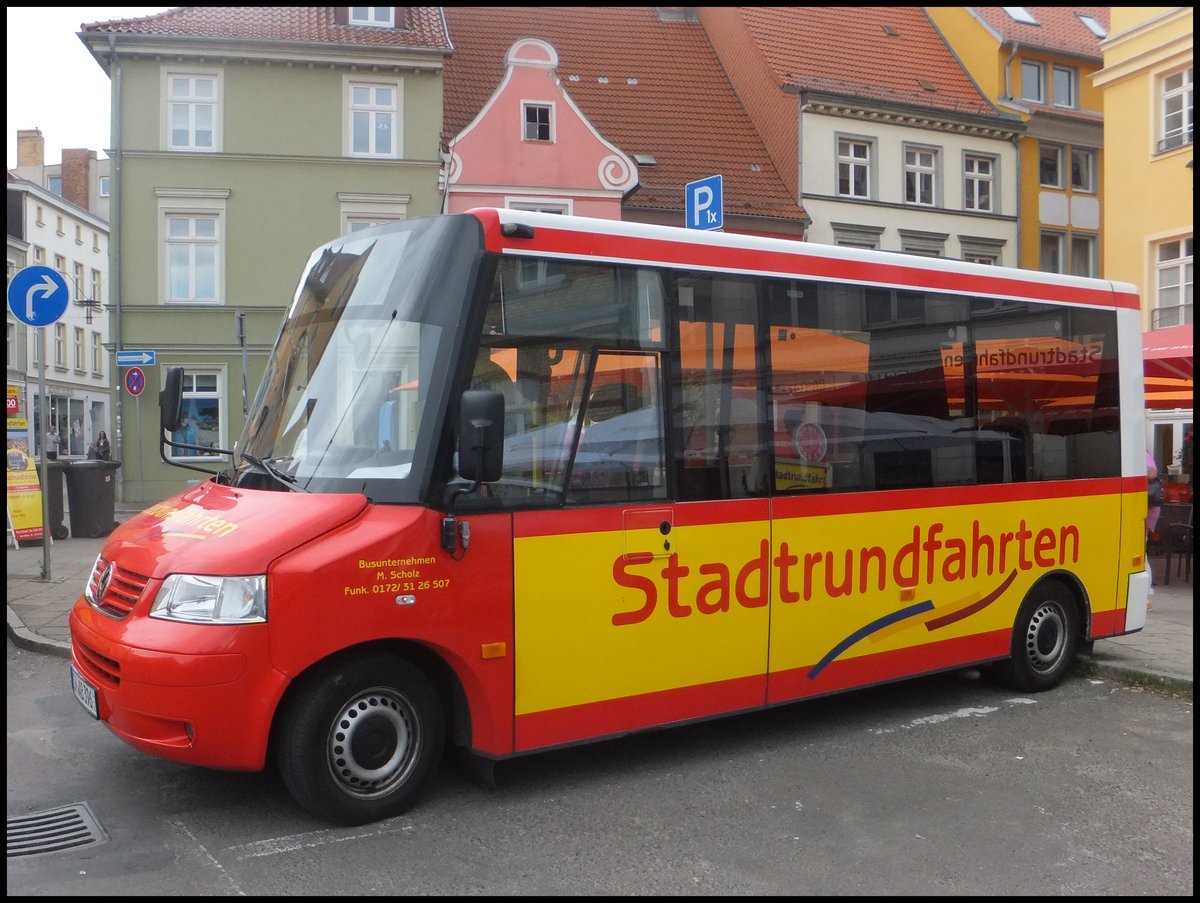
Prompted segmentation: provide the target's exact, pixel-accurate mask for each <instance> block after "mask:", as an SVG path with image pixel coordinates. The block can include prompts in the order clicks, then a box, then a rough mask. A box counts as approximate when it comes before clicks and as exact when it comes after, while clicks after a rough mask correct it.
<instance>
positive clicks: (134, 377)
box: [125, 367, 146, 395]
mask: <svg viewBox="0 0 1200 903" xmlns="http://www.w3.org/2000/svg"><path fill="white" fill-rule="evenodd" d="M125 388H126V389H128V390H129V394H130V395H141V394H142V392H144V391H145V390H146V374H145V373H143V372H142V368H141V367H130V368H129V369H128V370H126V371H125Z"/></svg>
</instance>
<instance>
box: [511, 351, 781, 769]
mask: <svg viewBox="0 0 1200 903" xmlns="http://www.w3.org/2000/svg"><path fill="white" fill-rule="evenodd" d="M716 332H717V333H718V334H719V333H720V330H717V331H716ZM699 334H700V335H704V331H703V330H701V331H700V333H699ZM710 334H712V333H711V331H710ZM746 341H747V343H749V344H750V346H751V352H752V350H753V349H752V342H753V339H752V337H750V335H749V331H748V330H747V338H746ZM544 351H545V356H544V357H541V358H539V359H540V360H541V361H542V364H541V369H542V371H543V373H546V372H548V374H549V376H548V379H543V380H542V381H541V382H540V383H538V385H539V386H540V388H537V389H535V388H534V383H533V381H529V382H527V383H526V384H525V387H524V391H526V392H530V393H531V395H530V396H529V397H526V398H525V404H526V406H527V407H528V408H529V410H528V414H527V418H526V419H527V422H529V423H532V424H534V426H533V428H532V429H529V430H527V431H526V432H524V433H522V434H520V435H519V436H513V437H511V438H510V440H509V441H508V442H507V443H506V446H505V462H504V470H505V476H504V479H502V480H501V481H499V482H498V483H497V484H495V485H493V486H492V487H490V488H491V491H494V492H498V493H505V492H511V491H516V492H518V493H519V492H522V491H531V492H540V493H544V494H545V496H544V501H545V502H546V507H544V508H540V509H539V508H537V507H529V508H527V509H526V510H519V509H518V510H514V513H513V531H514V540H513V565H514V578H513V579H514V637H515V659H516V660H515V671H516V699H515V710H516V719H515V748H516V749H517V750H524V749H534V748H540V747H545V746H553V745H559V744H564V743H570V742H574V741H577V740H582V739H586V738H590V737H597V736H607V735H614V734H620V733H624V732H627V731H630V730H635V729H638V728H644V727H649V726H653V725H659V724H670V723H678V722H683V721H689V720H693V719H699V718H704V717H708V716H710V715H715V714H720V713H724V712H728V711H733V710H738V709H744V708H753V707H756V706H760V705H761V704H762V702H763V699H764V697H765V670H766V667H765V655H766V620H767V619H766V613H767V605H768V598H769V596H768V593H769V589H768V585H769V584H768V577H767V570H766V569H767V562H766V556H767V543H766V535H765V529H766V524H767V523H768V518H767V510H768V509H767V504H768V503H767V501H766V499H762V498H760V499H748V498H746V497H745V490H744V488H742V489H739V490H738V491H737V496H738V497H737V498H735V499H721V498H716V499H711V500H710V499H704V498H701V497H699V496H696V495H693V496H691V497H690V499H691V500H690V501H687V502H680V501H677V500H675V499H672V498H671V480H672V478H671V473H670V467H671V465H670V463H669V462H670V460H671V459H670V458H669V457H668V443H667V441H666V436H667V435H668V430H669V429H670V424H671V423H672V422H675V423H676V425H677V426H679V428H680V430H682V428H683V426H684V424H685V423H686V421H687V420H688V418H689V416H692V415H694V422H692V423H691V426H692V427H693V428H695V430H697V431H701V432H703V431H704V430H709V435H710V436H711V437H712V441H713V443H714V445H713V447H712V448H709V447H708V445H707V444H706V441H705V440H703V438H702V437H701V436H700V435H698V436H697V438H696V442H695V444H694V446H693V448H692V450H691V452H689V454H694V455H696V456H697V457H696V459H695V460H696V462H697V466H699V461H700V459H701V458H702V457H704V456H706V455H707V456H710V457H711V459H712V460H711V463H712V465H713V467H714V468H717V467H718V462H720V464H719V467H720V468H723V470H724V476H723V477H721V476H719V475H716V474H714V475H713V479H715V480H716V484H717V485H720V484H721V482H722V479H723V480H724V482H725V484H726V485H733V484H736V485H737V486H739V487H745V486H746V484H747V481H748V480H750V479H751V477H749V476H748V475H747V473H745V472H744V471H747V470H749V468H750V463H749V461H748V460H746V459H747V458H748V455H747V449H744V448H742V449H740V456H741V457H740V458H739V454H735V453H734V451H733V446H732V444H731V443H733V442H735V441H737V440H738V437H737V436H736V435H734V434H733V431H731V430H730V429H729V427H728V424H725V425H722V424H721V421H720V419H718V420H716V421H712V420H709V421H704V420H703V419H702V417H701V412H702V411H703V410H707V411H708V412H709V413H710V414H713V413H716V414H719V413H720V411H721V409H722V408H721V405H722V404H724V405H726V406H727V405H728V402H729V398H728V392H727V393H726V395H727V397H726V399H725V401H724V402H721V401H720V400H719V398H716V399H710V405H709V407H708V408H704V407H703V406H701V407H696V408H693V406H691V405H689V404H684V405H683V407H682V409H681V410H680V411H676V415H675V417H674V418H673V417H672V416H670V415H669V412H668V404H667V403H666V398H667V392H666V389H665V384H666V381H667V379H668V376H667V374H668V372H669V370H670V368H669V367H668V366H667V361H668V357H667V356H666V355H665V353H663V352H662V351H656V352H640V351H631V350H617V349H612V350H606V349H600V348H593V349H590V350H589V349H580V348H570V347H567V348H548V347H547V348H545V349H544ZM524 353H525V356H526V357H527V358H530V359H532V358H533V352H532V351H530V350H528V349H526V350H525V352H524ZM517 369H518V371H520V370H522V368H521V367H519V366H518V368H517ZM713 372H714V371H712V370H711V369H706V368H703V367H700V368H698V369H697V371H696V372H692V371H691V369H690V368H687V369H685V371H684V378H685V381H688V382H689V387H688V390H687V391H688V392H689V393H691V392H693V391H694V393H695V399H696V400H697V401H699V400H701V399H703V398H705V397H706V391H707V388H708V387H706V386H705V385H702V384H701V381H702V380H703V381H707V382H709V383H710V384H711V386H714V387H718V388H719V384H720V382H721V380H719V379H714V378H713ZM517 382H518V384H520V383H521V379H520V378H518V379H517ZM726 382H727V381H726ZM676 388H680V386H677V387H676ZM726 388H727V389H731V388H732V386H726ZM751 403H753V402H752V400H751ZM681 414H682V415H684V416H683V419H682V420H677V419H676V418H678V417H679V416H680V415H681ZM684 457H685V455H684V454H683V452H682V450H681V452H680V454H679V455H678V456H677V458H678V460H677V461H676V462H675V463H682V461H683V459H684ZM705 460H707V458H706V459H705ZM506 481H508V482H511V483H515V484H516V486H515V487H512V488H510V487H506V486H505V483H506Z"/></svg>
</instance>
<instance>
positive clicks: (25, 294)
mask: <svg viewBox="0 0 1200 903" xmlns="http://www.w3.org/2000/svg"><path fill="white" fill-rule="evenodd" d="M70 301H71V290H70V288H68V287H67V280H66V279H64V278H63V275H62V273H60V272H59V271H58V270H55V269H52V268H50V267H47V266H32V267H25V268H24V269H22V270H18V271H17V274H16V275H15V276H13V277H12V279H11V280H10V281H9V283H8V309H9V310H11V311H12V313H13V316H14V317H16V318H17V319H18V320H20V321H21V322H22V323H24V324H25V325H26V326H49V325H50V324H51V323H57V322H58V320H59V318H60V317H62V315H63V314H64V313H66V311H67V305H68V304H69V303H70Z"/></svg>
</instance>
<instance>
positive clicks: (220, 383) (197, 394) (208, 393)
mask: <svg viewBox="0 0 1200 903" xmlns="http://www.w3.org/2000/svg"><path fill="white" fill-rule="evenodd" d="M160 369H162V370H163V371H164V372H165V370H166V368H165V367H164V368H160ZM202 377H205V378H206V377H215V382H216V388H215V389H212V390H209V389H203V390H201V389H197V388H196V385H197V384H198V383H199V381H200V379H201V378H202ZM225 386H226V379H225V368H224V367H223V366H213V365H207V366H206V365H203V364H195V365H191V364H189V365H188V368H187V371H186V372H185V373H184V374H183V402H184V407H185V410H186V407H187V402H188V400H189V399H192V398H204V399H215V400H216V402H217V423H218V426H217V439H216V443H217V448H226V447H228V446H227V444H226V440H225V435H226V432H227V431H228V429H229V424H228V423H227V422H226V420H227V418H228V415H229V405H228V404H226V400H225ZM184 441H186V439H185V440H184ZM196 444H199V438H198V437H197V443H196ZM167 452H168V455H167V456H168V457H169V458H170V459H171V460H175V461H213V460H218V461H219V460H221V459H222V457H223V456H222V455H220V454H218V453H216V452H213V453H212V454H204V453H201V452H191V451H187V450H185V449H173V448H170V447H168V449H167Z"/></svg>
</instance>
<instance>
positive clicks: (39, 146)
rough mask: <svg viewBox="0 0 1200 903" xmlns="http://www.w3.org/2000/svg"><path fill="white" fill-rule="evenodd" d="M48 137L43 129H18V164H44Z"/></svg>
mask: <svg viewBox="0 0 1200 903" xmlns="http://www.w3.org/2000/svg"><path fill="white" fill-rule="evenodd" d="M45 162H46V139H45V138H43V137H42V130H41V129H17V166H43V165H45Z"/></svg>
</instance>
